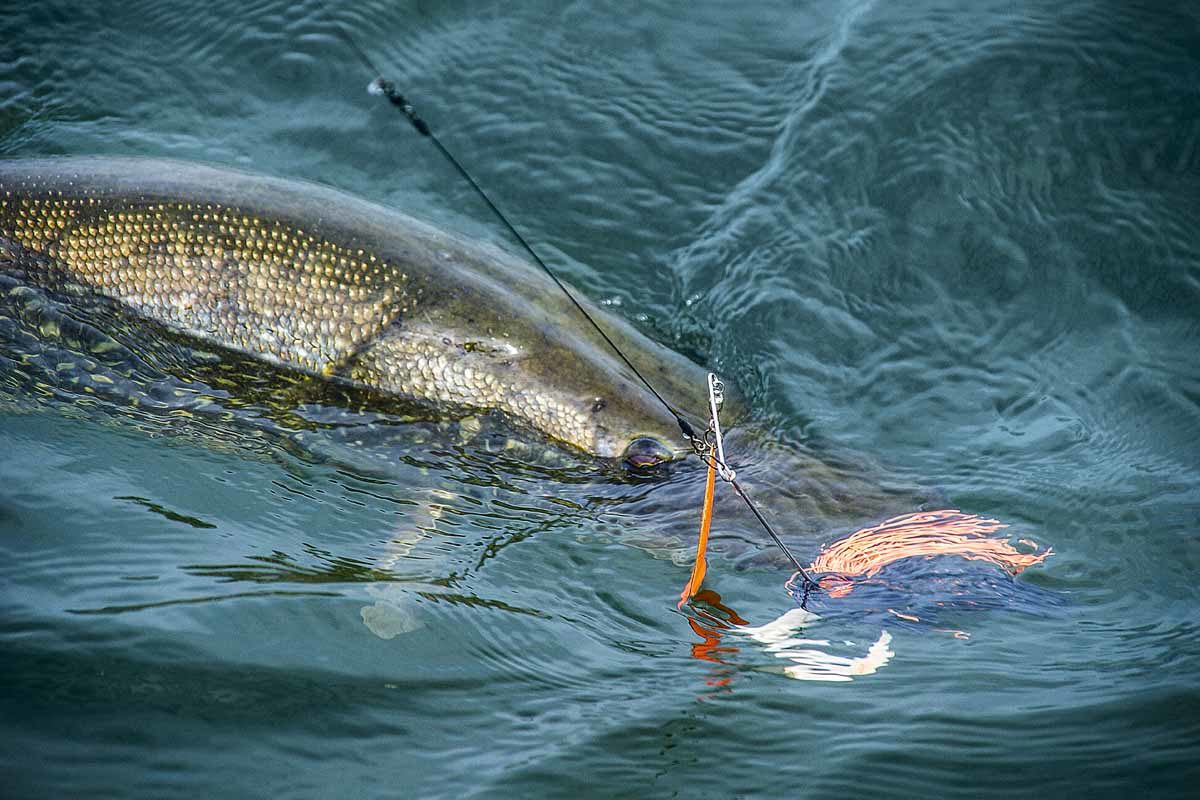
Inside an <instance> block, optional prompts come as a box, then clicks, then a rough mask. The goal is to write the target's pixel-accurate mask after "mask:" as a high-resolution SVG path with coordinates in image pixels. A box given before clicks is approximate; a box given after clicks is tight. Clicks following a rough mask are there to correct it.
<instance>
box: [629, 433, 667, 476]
mask: <svg viewBox="0 0 1200 800" xmlns="http://www.w3.org/2000/svg"><path fill="white" fill-rule="evenodd" d="M623 459H624V461H625V464H627V465H628V466H630V467H633V468H634V469H646V468H648V467H653V466H655V465H656V464H661V463H663V462H664V461H670V460H671V451H670V449H668V448H667V447H666V445H664V444H663V443H662V442H660V441H658V440H657V439H651V438H650V437H649V436H639V437H638V438H636V439H634V440H633V441H632V442H630V443H629V446H628V447H626V448H625V455H624V456H623Z"/></svg>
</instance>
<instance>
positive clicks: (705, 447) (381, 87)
mask: <svg viewBox="0 0 1200 800" xmlns="http://www.w3.org/2000/svg"><path fill="white" fill-rule="evenodd" d="M334 23H335V25H336V26H337V29H338V31H339V33H341V34H342V37H343V38H344V39H345V40H346V42H347V44H349V45H350V48H351V49H352V50H353V51H354V54H355V55H356V56H357V57H358V59H359V61H361V62H362V64H363V66H365V67H366V68H367V69H368V70H369V71H370V72H371V74H373V75H375V76H376V77H375V79H374V80H373V81H372V82H371V84H370V85H369V86H368V91H370V92H371V93H372V94H376V95H382V96H383V97H385V98H387V100H388V102H390V103H391V104H392V105H393V106H395V107H396V108H397V109H399V110H400V112H401V113H403V114H404V116H405V117H407V118H408V121H409V122H410V123H411V124H412V126H413V128H414V129H415V130H416V131H417V133H419V134H420V135H421V136H423V137H425V138H427V139H429V140H430V141H431V142H433V145H434V147H436V148H437V150H438V152H439V153H441V154H442V156H443V157H445V159H446V160H447V161H449V162H450V164H451V166H453V167H454V169H455V170H456V171H457V172H458V174H459V175H461V176H462V177H463V179H464V180H466V181H467V183H468V184H470V186H471V188H472V189H474V190H475V192H476V194H478V195H479V197H480V198H482V200H483V202H484V203H485V204H486V205H487V207H488V208H489V209H490V210H491V212H492V213H493V214H494V215H495V216H496V218H497V219H498V220H500V222H501V223H502V224H503V225H504V227H505V228H506V229H507V230H508V232H509V233H510V234H512V236H513V238H514V239H516V240H517V242H518V243H519V244H520V245H521V247H522V248H523V249H524V250H525V252H526V253H528V254H529V256H530V258H532V259H533V260H534V263H536V264H537V265H538V266H539V267H541V268H542V270H543V271H544V272H545V273H546V274H547V275H548V276H549V277H550V280H551V281H553V282H554V285H555V286H557V287H558V288H559V290H560V291H562V293H563V294H564V295H565V296H566V297H567V299H568V300H570V301H571V304H572V305H574V306H575V308H576V309H577V310H578V311H579V313H580V314H582V315H583V317H584V318H585V319H586V320H587V321H588V322H589V323H590V324H591V326H592V327H593V328H595V329H596V332H597V333H599V334H600V337H601V338H602V339H604V341H605V342H606V343H607V344H608V346H609V347H610V348H612V351H613V352H614V353H616V354H617V356H618V357H619V358H620V359H621V361H623V362H624V363H625V366H627V367H629V369H630V370H632V371H633V374H634V375H636V376H637V377H638V379H639V380H640V381H641V382H642V383H643V384H644V385H645V387H646V388H647V389H649V390H650V393H651V394H652V395H654V397H655V398H656V399H657V400H658V402H660V403H661V404H662V405H663V407H664V408H665V409H666V410H667V411H668V413H670V414H671V415H672V416H673V417H674V418H675V421H676V423H678V425H679V430H680V431H681V432H682V433H683V436H684V438H685V439H687V440H688V442H689V443H690V444H691V446H692V449H693V450H694V451H695V452H696V454H697V455H699V456H700V457H701V458H702V459H703V460H705V461H706V462H708V463H712V464H716V465H717V466H719V467H720V468H721V472H722V477H723V478H724V480H725V481H726V482H727V483H729V485H730V486H732V487H733V491H734V493H735V494H737V496H738V497H740V498H741V499H742V501H743V502H744V503H745V504H746V506H747V508H749V509H750V512H751V513H752V514H753V515H754V518H755V519H756V520H758V522H759V524H760V525H762V527H763V529H764V530H765V531H766V532H767V535H768V536H770V537H771V541H773V542H774V543H775V545H776V546H777V547H778V548H779V549H780V550H781V551H782V552H783V554H784V555H785V556H786V557H787V559H788V561H790V562H791V565H792V567H793V568H794V569H795V571H796V575H798V576H799V577H800V578H801V579H802V580H803V582H804V589H805V593H804V594H805V598H806V599H807V596H808V591H809V590H810V589H812V588H815V587H816V586H817V584H816V582H815V581H813V580H812V578H810V577H809V575H808V573H807V572H806V571H805V569H804V567H802V566H801V565H800V562H799V561H798V560H797V559H796V557H795V556H794V555H792V552H791V551H790V550H789V549H788V548H787V546H785V545H784V543H783V540H782V539H780V538H779V534H777V533H776V532H775V529H774V528H773V527H772V526H771V523H770V522H768V521H767V519H766V517H764V516H763V514H762V512H761V511H759V510H758V507H757V506H756V505H755V504H754V502H753V501H752V500H751V499H750V497H749V495H747V494H746V492H745V490H744V489H743V488H742V486H741V484H739V483H738V481H737V478H736V476H734V474H733V472H732V470H730V469H729V466H728V465H727V464H726V463H725V461H724V459H723V458H721V457H718V454H717V451H716V448H714V447H713V446H712V444H711V443H710V442H709V441H708V439H707V437H706V436H697V435H696V432H695V430H694V429H693V428H692V426H691V424H690V423H689V422H688V421H687V420H686V419H684V417H683V415H682V414H680V413H679V412H678V411H677V410H676V409H675V407H674V406H672V405H671V404H670V403H668V402H667V401H666V399H665V398H664V397H663V396H662V395H661V394H660V393H659V391H658V390H657V389H655V388H654V385H653V384H652V383H650V381H649V380H648V379H647V378H646V376H644V375H643V374H642V373H641V371H639V370H638V368H637V367H635V366H634V365H633V362H631V361H630V360H629V358H628V357H627V356H626V355H625V353H624V352H622V351H621V348H620V347H618V346H617V343H616V342H614V341H613V340H612V339H611V338H610V337H609V335H608V334H607V333H605V331H604V329H603V328H601V327H600V324H599V323H598V322H596V320H595V319H594V318H593V317H592V315H591V314H589V313H588V311H587V309H586V308H584V307H583V306H582V305H581V304H580V302H579V301H578V300H576V299H575V296H574V295H573V294H572V293H571V291H570V290H569V289H568V288H567V287H566V285H565V284H563V282H562V281H560V280H559V279H558V276H557V275H555V274H554V272H553V270H551V269H550V267H549V266H547V265H546V262H545V261H543V260H542V258H541V256H539V255H538V254H537V253H536V252H535V251H534V249H533V247H531V246H530V244H529V242H527V241H526V240H525V237H524V236H522V235H521V233H520V232H519V231H518V230H517V229H516V228H515V227H513V225H512V223H511V222H509V221H508V218H507V217H506V216H504V213H503V212H502V211H501V210H500V209H499V208H498V207H497V206H496V204H495V203H493V202H492V200H491V198H490V197H488V195H487V193H486V192H485V191H484V190H483V187H481V186H480V185H479V183H478V182H477V181H476V180H475V179H474V178H472V177H471V173H469V172H467V170H466V168H465V167H463V165H462V164H461V163H459V160H458V159H457V158H455V157H454V154H453V153H451V152H450V151H449V150H448V149H447V148H446V146H445V145H444V144H442V142H441V140H440V139H438V137H437V136H436V135H435V134H434V133H433V131H432V130H431V129H430V127H429V124H428V123H427V122H426V121H425V120H424V119H423V118H422V117H421V116H420V115H418V114H417V112H416V110H415V109H414V108H413V106H412V104H411V103H409V102H408V100H407V99H406V98H405V97H404V95H403V94H401V93H400V92H399V91H398V90H397V89H396V85H395V84H394V83H392V82H391V81H389V80H387V79H386V78H384V77H383V72H382V71H381V70H380V69H378V68H377V67H376V66H375V64H374V63H373V62H372V61H371V59H370V57H368V56H367V54H366V53H365V52H363V50H362V48H361V47H359V46H358V43H357V42H356V41H355V40H354V37H353V36H351V35H350V32H349V31H348V30H346V28H345V27H344V26H343V25H342V24H341V23H340V22H338V21H337V20H335V21H334ZM710 430H711V427H710ZM706 433H707V432H706ZM722 455H723V454H722ZM699 557H702V556H699Z"/></svg>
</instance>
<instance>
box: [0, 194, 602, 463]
mask: <svg viewBox="0 0 1200 800" xmlns="http://www.w3.org/2000/svg"><path fill="white" fill-rule="evenodd" d="M47 195H48V196H43V197H21V196H14V195H13V193H12V192H11V190H9V191H6V192H5V196H4V197H2V198H0V235H3V236H7V237H9V238H10V239H12V240H14V241H16V242H17V243H18V244H20V245H21V246H23V247H25V248H27V249H29V250H32V251H35V252H38V253H42V254H44V255H46V256H49V257H50V259H52V261H53V262H54V263H56V264H57V265H58V266H59V267H61V268H64V269H65V270H66V271H67V273H68V274H69V275H70V277H71V279H72V280H75V281H77V282H79V283H81V284H84V285H86V286H88V287H90V288H91V289H93V290H94V291H97V292H99V293H101V294H104V295H106V296H108V297H111V298H113V299H116V300H119V301H121V302H123V303H125V304H127V305H129V306H130V307H131V308H133V309H134V310H135V311H137V312H139V313H141V314H142V315H144V316H146V317H148V318H150V319H155V320H158V321H160V322H164V323H167V324H172V325H173V326H175V327H178V328H181V329H183V330H185V331H188V332H191V333H194V334H196V335H199V336H201V337H202V338H206V339H209V340H211V341H214V342H217V343H219V344H221V345H224V346H227V347H231V348H234V349H238V350H242V351H244V352H248V353H252V354H255V355H258V356H260V357H264V358H267V359H268V360H271V361H273V362H275V363H278V364H282V365H285V366H291V367H294V368H298V369H303V370H306V371H309V372H314V373H320V374H325V375H331V374H335V373H337V374H341V373H342V372H343V371H345V372H348V373H349V374H348V375H347V377H351V378H353V379H354V380H357V381H359V382H361V383H364V384H365V385H368V386H373V387H375V388H378V389H382V390H384V391H390V392H395V393H397V394H401V395H407V396H410V397H416V398H420V399H426V400H436V401H443V402H454V403H459V404H463V405H468V406H476V407H491V408H498V409H500V410H503V411H506V412H508V413H510V414H512V415H514V416H516V417H518V418H521V419H524V420H525V421H526V422H528V423H530V424H532V425H533V426H534V427H536V428H538V429H540V430H542V431H544V432H545V433H548V434H549V435H551V436H554V437H556V438H558V439H561V440H563V441H567V442H570V443H572V444H574V445H576V446H578V447H581V448H583V449H591V448H592V447H593V446H594V437H595V431H594V429H593V427H592V423H591V420H590V419H589V417H588V416H587V415H586V414H585V413H584V412H583V411H582V409H579V408H575V407H573V406H572V405H570V404H568V403H564V402H561V401H559V400H558V399H557V398H555V397H553V396H551V395H550V394H547V393H544V392H541V391H538V390H537V389H536V388H535V387H523V386H520V385H517V382H516V378H515V376H513V375H511V374H505V375H498V374H496V373H495V370H494V367H492V366H491V365H489V364H488V363H487V362H488V359H487V358H480V357H464V355H463V354H462V353H461V352H459V351H457V349H456V347H455V345H453V344H447V343H446V342H445V341H444V339H443V338H442V336H441V335H440V334H436V333H433V334H431V333H428V332H427V333H426V334H425V335H422V334H420V333H417V332H415V331H410V332H407V333H406V334H403V335H381V334H383V333H384V331H385V329H386V328H387V327H388V325H389V324H390V323H391V322H393V321H394V320H395V319H397V318H398V316H402V315H407V314H408V313H409V311H410V310H411V309H412V308H413V307H414V306H415V305H416V300H417V297H416V295H418V294H419V293H420V290H419V289H417V290H415V291H413V292H410V291H409V290H408V286H407V284H408V282H409V281H408V275H407V274H406V273H405V272H403V271H402V270H401V269H399V268H398V267H396V266H395V265H392V264H388V263H385V262H384V261H382V260H380V259H378V258H377V257H376V256H375V255H374V254H371V253H367V252H364V251H363V250H362V249H353V250H352V249H350V248H346V247H343V246H341V245H338V244H337V243H334V242H330V241H327V240H324V239H321V238H319V237H316V236H313V235H311V234H309V233H306V232H305V231H304V230H301V229H297V228H292V227H290V226H288V225H286V224H284V223H281V222H278V221H268V220H262V219H260V218H258V217H255V216H252V215H249V214H245V213H242V212H240V211H239V210H237V209H234V208H229V207H226V206H222V205H219V204H215V203H177V202H165V203H149V204H133V203H128V202H123V201H120V202H116V203H114V201H112V200H109V199H106V198H96V197H67V196H63V195H62V193H61V192H59V193H47ZM501 346H506V345H504V344H503V343H501ZM350 359H353V362H352V363H348V362H349V360H350Z"/></svg>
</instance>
